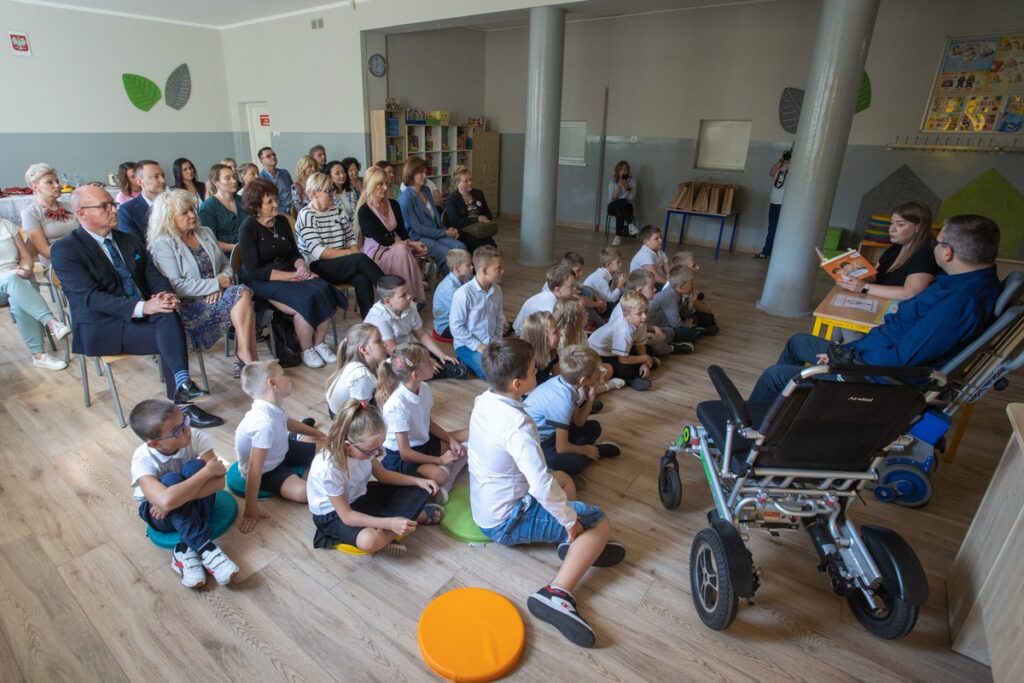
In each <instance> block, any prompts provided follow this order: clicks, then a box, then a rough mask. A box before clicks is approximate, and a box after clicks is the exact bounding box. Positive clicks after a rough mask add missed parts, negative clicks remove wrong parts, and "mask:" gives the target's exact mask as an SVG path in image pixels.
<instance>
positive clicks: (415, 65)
mask: <svg viewBox="0 0 1024 683" xmlns="http://www.w3.org/2000/svg"><path fill="white" fill-rule="evenodd" d="M486 36H487V34H486V33H484V32H483V31H476V30H472V29H446V30H440V31H422V32H416V33H399V34H395V35H391V36H388V41H387V55H388V65H389V66H388V94H389V95H390V96H391V97H397V98H399V99H400V100H401V101H402V104H403V105H404V106H406V107H415V108H416V109H423V110H431V109H443V110H447V111H448V112H450V113H451V116H452V119H451V120H452V123H456V122H458V123H462V122H464V121H465V120H466V117H467V116H479V115H481V114H483V113H484V59H485V49H484V44H485V41H486Z"/></svg>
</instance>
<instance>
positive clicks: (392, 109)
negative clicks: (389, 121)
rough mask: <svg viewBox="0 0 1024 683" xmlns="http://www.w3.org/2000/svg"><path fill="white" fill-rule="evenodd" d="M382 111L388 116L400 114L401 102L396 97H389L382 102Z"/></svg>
mask: <svg viewBox="0 0 1024 683" xmlns="http://www.w3.org/2000/svg"><path fill="white" fill-rule="evenodd" d="M384 111H386V112H387V113H389V114H400V113H401V112H402V102H401V100H399V99H398V98H397V97H389V98H387V99H386V100H385V101H384Z"/></svg>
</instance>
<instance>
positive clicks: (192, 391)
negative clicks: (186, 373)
mask: <svg viewBox="0 0 1024 683" xmlns="http://www.w3.org/2000/svg"><path fill="white" fill-rule="evenodd" d="M209 395H210V392H208V391H205V390H203V389H200V388H199V386H198V385H197V384H196V383H195V382H193V381H192V380H189V381H188V382H187V383H185V384H182V385H181V386H180V387H178V390H177V391H175V392H174V402H175V403H177V404H179V405H181V404H184V403H195V402H196V401H201V400H202V399H204V398H206V397H207V396H209Z"/></svg>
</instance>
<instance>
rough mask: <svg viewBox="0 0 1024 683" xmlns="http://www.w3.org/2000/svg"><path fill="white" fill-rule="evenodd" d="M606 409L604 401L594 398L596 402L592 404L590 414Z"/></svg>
mask: <svg viewBox="0 0 1024 683" xmlns="http://www.w3.org/2000/svg"><path fill="white" fill-rule="evenodd" d="M602 410H604V402H603V401H601V400H599V399H596V398H595V399H594V402H593V403H591V404H590V414H591V415H597V414H598V413H600V412H601V411H602Z"/></svg>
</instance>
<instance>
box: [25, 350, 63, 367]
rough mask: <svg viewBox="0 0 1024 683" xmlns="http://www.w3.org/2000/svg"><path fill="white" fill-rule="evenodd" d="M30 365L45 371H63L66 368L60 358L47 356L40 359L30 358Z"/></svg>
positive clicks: (44, 355)
mask: <svg viewBox="0 0 1024 683" xmlns="http://www.w3.org/2000/svg"><path fill="white" fill-rule="evenodd" d="M32 365H33V366H35V367H37V368H46V369H47V370H63V369H64V368H66V367H67V366H68V364H67V363H65V362H64V361H63V360H61V359H60V358H54V357H53V356H51V355H49V354H45V353H44V354H43V356H42V357H41V358H39V357H36V356H32Z"/></svg>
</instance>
